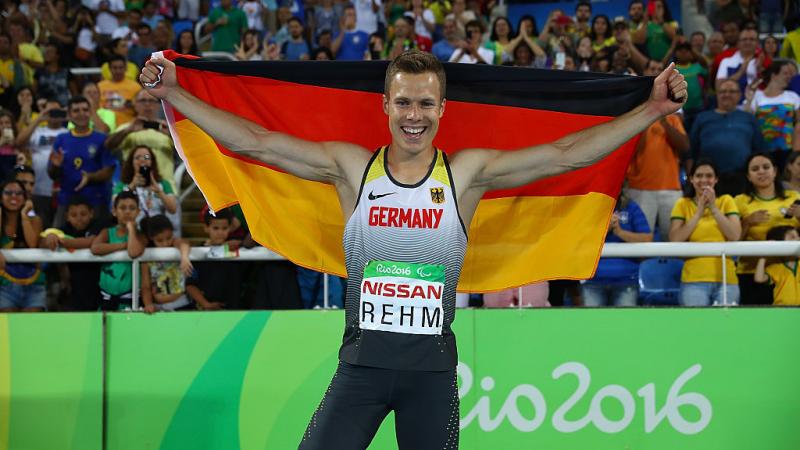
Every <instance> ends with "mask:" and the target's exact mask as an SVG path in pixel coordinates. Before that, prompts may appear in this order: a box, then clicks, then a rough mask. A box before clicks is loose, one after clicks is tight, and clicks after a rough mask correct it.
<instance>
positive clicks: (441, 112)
mask: <svg viewBox="0 0 800 450" xmlns="http://www.w3.org/2000/svg"><path fill="white" fill-rule="evenodd" d="M445 103H447V99H445V98H443V99H442V103H441V105H440V106H439V118H440V119H441V118H442V116H443V115H444V104H445Z"/></svg>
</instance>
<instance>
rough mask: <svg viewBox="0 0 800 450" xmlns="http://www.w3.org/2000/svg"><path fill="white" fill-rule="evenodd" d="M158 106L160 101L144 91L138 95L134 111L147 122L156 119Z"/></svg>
mask: <svg viewBox="0 0 800 450" xmlns="http://www.w3.org/2000/svg"><path fill="white" fill-rule="evenodd" d="M158 106H159V102H158V99H157V98H155V97H153V96H152V95H150V94H149V93H148V92H147V91H145V90H144V89H142V90H141V91H139V93H138V94H136V100H135V101H134V105H133V109H134V111H136V116H137V117H143V118H145V119H147V120H154V119H155V118H156V111H157V110H158Z"/></svg>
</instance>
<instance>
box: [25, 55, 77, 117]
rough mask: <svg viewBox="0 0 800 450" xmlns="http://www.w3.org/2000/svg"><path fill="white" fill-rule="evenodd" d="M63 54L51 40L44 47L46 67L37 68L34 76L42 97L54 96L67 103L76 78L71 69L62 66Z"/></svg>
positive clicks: (37, 90) (62, 102) (36, 86)
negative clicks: (73, 76)
mask: <svg viewBox="0 0 800 450" xmlns="http://www.w3.org/2000/svg"><path fill="white" fill-rule="evenodd" d="M60 59H61V55H60V54H59V52H58V46H57V45H56V44H55V43H53V42H50V43H48V44H47V45H45V47H44V63H45V64H44V67H43V68H41V69H39V70H37V71H36V73H35V74H34V76H33V79H34V89H35V90H36V92H38V93H39V95H41V96H42V97H47V98H54V99H56V100H58V102H59V103H61V104H62V105H66V104H67V100H69V96H70V86H71V85H74V83H75V80H73V78H72V74H71V73H70V72H69V69H66V68H63V67H61V63H60Z"/></svg>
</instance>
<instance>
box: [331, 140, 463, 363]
mask: <svg viewBox="0 0 800 450" xmlns="http://www.w3.org/2000/svg"><path fill="white" fill-rule="evenodd" d="M387 150H388V147H383V148H381V149H380V150H378V151H376V152H375V154H374V155H373V157H372V159H371V160H370V162H369V163H368V164H367V168H366V169H365V171H364V177H363V179H362V181H361V188H360V190H359V193H358V197H357V199H356V207H355V210H354V211H353V214H352V215H351V216H350V219H349V220H348V221H347V224H346V225H345V231H344V251H345V264H346V266H347V274H348V279H347V297H346V300H345V308H346V314H345V331H344V338H343V343H342V347H341V349H340V351H339V358H340V359H341V360H342V361H345V362H347V363H350V364H356V365H363V366H371V367H380V368H386V369H399V370H428V371H438V370H450V369H453V368H454V367H455V366H456V365H457V363H458V356H457V350H456V340H455V336H454V335H453V332H452V330H451V328H450V326H451V324H452V322H453V319H454V318H455V297H456V285H457V284H458V279H459V275H460V273H461V266H462V264H463V262H464V253H465V252H466V247H467V234H466V228H465V227H464V224H463V221H462V220H461V217H460V216H459V213H458V204H457V202H456V195H455V192H456V190H455V186H454V184H453V177H452V175H451V173H450V167H449V165H448V162H447V157H446V155H445V154H444V152H442V151H441V150H438V149H436V153H435V155H434V158H433V161H432V162H431V165H430V168H429V169H428V173H427V175H426V176H425V177H424V178H423V179H422V180H421V181H420V182H418V183H416V184H414V185H408V184H402V183H399V182H398V181H396V180H395V179H394V178H392V176H391V174H390V173H389V170H388V168H387V161H386V152H387Z"/></svg>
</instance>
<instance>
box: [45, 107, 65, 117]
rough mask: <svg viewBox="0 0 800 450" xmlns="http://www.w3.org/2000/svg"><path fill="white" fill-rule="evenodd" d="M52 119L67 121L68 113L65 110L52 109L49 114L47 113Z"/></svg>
mask: <svg viewBox="0 0 800 450" xmlns="http://www.w3.org/2000/svg"><path fill="white" fill-rule="evenodd" d="M47 114H48V115H49V116H50V118H51V119H66V118H67V111H65V110H63V109H51V110H50V112H49V113H47Z"/></svg>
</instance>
